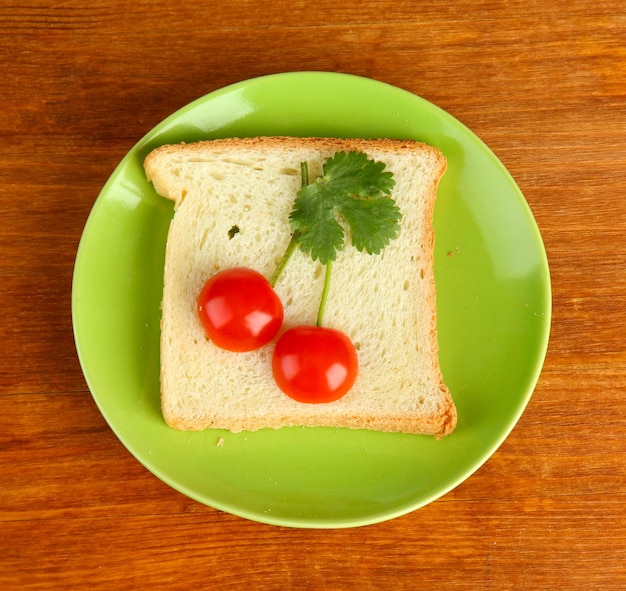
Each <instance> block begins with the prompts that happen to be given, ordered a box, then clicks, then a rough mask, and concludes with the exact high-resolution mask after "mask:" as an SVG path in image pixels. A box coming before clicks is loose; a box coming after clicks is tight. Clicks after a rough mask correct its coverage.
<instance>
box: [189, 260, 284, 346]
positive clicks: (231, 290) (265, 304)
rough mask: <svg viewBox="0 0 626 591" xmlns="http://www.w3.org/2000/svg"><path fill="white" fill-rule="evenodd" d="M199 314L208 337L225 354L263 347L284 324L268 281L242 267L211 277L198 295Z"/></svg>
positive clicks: (278, 303)
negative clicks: (226, 351)
mask: <svg viewBox="0 0 626 591" xmlns="http://www.w3.org/2000/svg"><path fill="white" fill-rule="evenodd" d="M198 312H199V314H200V320H201V322H202V325H203V326H204V330H205V332H206V334H207V336H208V337H209V338H210V339H211V340H212V341H213V342H214V343H215V344H216V345H217V346H218V347H221V348H222V349H227V350H228V351H238V352H243V351H253V350H254V349H258V348H260V347H262V346H263V345H266V344H267V343H269V342H270V341H271V340H272V339H273V338H274V337H275V336H276V334H277V333H278V331H279V330H280V327H281V325H282V323H283V305H282V303H281V301H280V298H279V297H278V295H277V294H276V292H275V291H274V290H273V289H272V286H271V285H270V284H269V281H268V280H267V279H265V277H263V275H261V274H260V273H258V272H257V271H254V270H253V269H247V268H245V267H234V268H232V269H225V270H224V271H220V272H219V273H216V274H215V275H213V277H211V278H210V279H209V280H208V281H207V282H206V284H205V285H204V287H203V288H202V291H201V292H200V296H199V298H198Z"/></svg>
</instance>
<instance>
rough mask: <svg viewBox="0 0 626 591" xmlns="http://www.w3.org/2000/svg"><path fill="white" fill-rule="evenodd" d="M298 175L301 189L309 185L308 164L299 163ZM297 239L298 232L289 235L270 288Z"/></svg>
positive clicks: (293, 248)
mask: <svg viewBox="0 0 626 591" xmlns="http://www.w3.org/2000/svg"><path fill="white" fill-rule="evenodd" d="M300 175H301V177H302V181H301V184H302V187H306V186H307V185H308V184H309V165H308V163H306V162H301V163H300ZM299 239H300V231H299V230H295V231H294V232H293V234H292V235H291V240H290V241H289V244H287V248H286V249H285V252H284V253H283V256H282V257H281V258H280V260H279V261H278V265H276V269H274V272H273V273H272V276H271V277H270V278H269V283H270V285H271V286H272V287H274V285H276V282H277V281H278V278H279V277H280V276H281V274H282V272H283V271H284V269H285V267H286V266H287V263H288V262H289V259H290V258H291V255H292V254H293V251H294V250H295V249H296V246H298V240H299Z"/></svg>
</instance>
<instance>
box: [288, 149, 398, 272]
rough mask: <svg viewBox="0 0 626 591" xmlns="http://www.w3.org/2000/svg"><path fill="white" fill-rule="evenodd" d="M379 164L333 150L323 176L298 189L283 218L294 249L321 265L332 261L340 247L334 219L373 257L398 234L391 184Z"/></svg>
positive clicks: (339, 232)
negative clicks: (294, 237)
mask: <svg viewBox="0 0 626 591" xmlns="http://www.w3.org/2000/svg"><path fill="white" fill-rule="evenodd" d="M384 169H385V164H384V162H376V161H374V160H370V159H369V158H368V156H367V155H366V154H364V153H362V152H338V153H337V154H335V155H334V156H332V157H331V158H329V159H328V160H326V162H325V163H324V166H323V175H322V176H321V177H319V178H317V179H315V180H314V181H313V182H312V183H309V184H308V185H305V186H304V187H302V188H301V189H300V190H299V191H298V196H297V197H296V200H295V202H294V208H293V211H292V212H291V214H290V216H289V220H290V222H291V228H292V230H293V231H294V233H298V243H299V245H300V248H301V249H302V250H303V251H304V252H306V253H310V254H311V256H312V258H313V260H316V259H319V261H320V262H321V263H322V264H326V263H327V262H328V261H332V260H335V258H336V257H337V252H338V251H340V250H341V249H342V248H343V245H344V230H343V227H342V225H341V224H340V223H339V221H338V219H337V216H340V217H341V218H343V220H345V221H346V222H347V224H348V226H349V227H350V234H351V242H352V244H353V246H354V247H355V248H357V250H359V251H361V252H363V251H365V252H368V253H369V254H379V253H380V252H381V251H382V249H383V248H384V247H385V246H387V244H389V242H390V241H391V240H393V239H394V238H396V236H397V235H398V232H399V230H400V224H399V221H400V218H401V213H400V209H399V208H398V206H397V205H396V203H395V201H394V200H393V199H392V198H391V197H389V194H390V193H391V190H392V189H393V187H394V185H395V181H394V179H393V175H392V173H391V172H389V171H387V172H385V170H384Z"/></svg>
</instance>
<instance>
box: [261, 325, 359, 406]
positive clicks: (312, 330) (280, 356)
mask: <svg viewBox="0 0 626 591" xmlns="http://www.w3.org/2000/svg"><path fill="white" fill-rule="evenodd" d="M358 365H359V362H358V358H357V354H356V349H355V348H354V345H353V344H352V341H351V340H350V339H349V338H348V337H347V336H346V335H345V334H344V333H342V332H340V331H338V330H334V329H332V328H326V327H319V326H296V327H294V328H290V329H289V330H287V331H285V332H284V333H283V334H282V335H281V337H280V338H279V339H278V341H277V343H276V348H275V349H274V356H273V358H272V371H273V373H274V379H275V380H276V384H277V385H278V387H279V388H280V389H281V390H282V391H283V392H284V393H285V394H287V395H288V396H290V397H291V398H294V399H295V400H298V401H299V402H314V403H319V402H333V401H334V400H338V399H339V398H341V397H342V396H343V395H344V394H346V392H348V390H350V388H352V386H353V384H354V381H355V380H356V376H357V372H358Z"/></svg>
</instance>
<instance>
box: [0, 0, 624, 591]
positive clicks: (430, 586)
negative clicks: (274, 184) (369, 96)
mask: <svg viewBox="0 0 626 591" xmlns="http://www.w3.org/2000/svg"><path fill="white" fill-rule="evenodd" d="M625 14H626V10H625V8H624V4H623V2H622V1H621V0H597V1H594V2H590V1H589V0H570V1H568V2H563V1H562V0H558V1H557V0H541V1H537V0H524V1H521V0H520V1H517V0H513V1H510V2H504V1H496V0H493V1H476V2H465V1H460V2H455V1H454V0H451V1H446V2H443V1H431V2H429V1H424V2H411V1H409V0H372V1H369V2H368V1H361V2H354V1H352V0H346V1H344V2H331V1H329V0H318V2H315V3H310V2H304V1H302V0H290V1H285V0H275V1H273V2H264V1H262V0H258V1H250V0H229V1H228V2H226V1H223V2H222V1H219V0H205V1H202V0H199V1H184V0H179V1H178V2H170V1H163V0H156V1H149V0H135V1H134V2H130V3H128V2H121V1H119V0H102V1H98V2H85V1H84V0H83V1H78V0H67V1H64V2H58V3H52V2H47V1H34V0H24V1H22V2H17V1H14V0H2V1H0V82H1V84H2V86H1V92H0V221H1V224H2V226H1V227H2V230H1V231H0V306H1V310H0V588H2V589H10V590H13V589H151V588H156V589H224V590H225V589H246V590H251V589H283V590H284V589H301V590H308V589H320V590H321V589H324V590H329V589H337V590H343V589H359V590H366V589H394V588H395V589H427V590H448V589H450V590H467V589H472V590H475V589H488V590H504V589H515V590H521V589H523V590H526V589H528V590H538V589H581V590H582V589H585V590H587V589H598V590H617V589H624V588H626V496H625V487H626V461H625V459H624V458H625V452H626V420H625V416H624V415H625V411H626V345H625V343H624V341H625V338H624V337H625V333H626V328H625V327H626V279H625V273H626V237H625V234H626V16H625ZM297 70H331V71H338V72H347V73H352V74H359V75H363V76H368V77H371V78H375V79H378V80H382V81H385V82H388V83H391V84H394V85H397V86H400V87H402V88H405V89H407V90H410V91H412V92H414V93H416V94H419V95H421V96H423V97H425V98H426V99H428V100H431V101H433V102H434V103H436V104H437V105H439V106H440V107H442V108H444V109H446V110H447V111H449V112H450V113H451V114H453V115H454V116H456V117H457V118H458V119H460V120H461V121H462V122H463V123H465V124H466V125H467V126H469V127H470V128H471V129H473V130H474V131H475V132H476V133H477V134H478V135H479V136H480V137H481V138H482V139H483V140H484V141H485V142H486V143H487V144H488V145H489V146H490V147H491V148H492V149H493V150H494V151H495V153H496V154H497V155H498V156H499V157H500V158H501V160H502V161H503V162H504V164H505V165H506V166H507V167H508V169H509V170H510V171H511V173H512V174H513V176H514V177H515V178H516V180H517V181H518V183H519V185H520V187H521V188H522V190H523V192H524V193H525V195H526V197H527V199H528V202H529V204H530V206H531V208H532V209H533V212H534V214H535V216H536V219H537V222H538V224H539V227H540V229H541V231H542V234H543V237H544V240H545V244H546V248H547V251H548V256H549V259H550V263H551V272H552V281H553V292H554V298H553V304H554V314H553V330H552V338H551V344H550V348H549V352H548V356H547V359H546V364H545V369H544V372H543V374H542V377H541V379H540V382H539V385H538V387H537V390H536V392H535V395H534V397H533V399H532V401H531V403H530V405H529V407H528V409H527V411H526V413H525V414H524V416H523V417H522V419H521V421H520V422H519V424H518V426H517V427H516V429H515V430H514V431H513V433H512V435H511V436H510V437H509V438H508V440H507V441H506V442H505V443H504V445H503V446H502V447H501V448H500V450H499V451H498V452H497V453H496V454H495V455H494V456H493V457H492V458H491V459H490V460H489V461H488V462H487V464H486V465H485V466H484V467H482V468H481V469H480V470H479V471H478V472H477V473H476V474H475V475H474V476H473V477H472V478H470V479H469V480H467V481H466V482H465V483H463V484H462V485H461V486H459V487H458V488H457V489H455V490H454V491H452V492H451V493H449V494H448V495H446V496H445V497H443V498H442V499H440V500H439V501H437V502H435V503H433V504H431V505H429V506H427V507H425V508H423V509H421V510H419V511H416V512H414V513H412V514H410V515H407V516H405V517H401V518H399V519H396V520H394V521H390V522H387V523H382V524H378V525H373V526H369V527H365V528H359V529H349V530H338V531H310V530H297V529H284V528H278V527H272V526H267V525H262V524H257V523H253V522H249V521H245V520H243V519H240V518H237V517H233V516H230V515H227V514H223V513H220V512H218V511H216V510H213V509H211V508H208V507H205V506H202V505H199V504H197V503H195V502H193V501H191V500H189V499H187V498H186V497H184V496H182V495H181V494H179V493H177V492H175V491H174V490H172V489H170V488H169V487H167V486H166V485H165V484H163V483H161V482H160V481H159V480H157V479H156V478H155V477H154V476H152V475H151V474H150V473H148V472H147V471H146V470H145V469H143V468H142V467H141V466H140V465H139V464H138V463H137V462H136V461H135V460H134V459H133V458H132V457H131V456H130V454H129V453H128V452H127V451H126V449H125V448H124V447H123V446H122V445H121V444H120V443H119V442H118V440H117V439H116V437H115V436H114V435H113V433H112V432H111V431H110V429H109V428H108V427H107V425H106V424H105V422H104V420H103V419H102V417H101V415H100V414H99V412H98V410H97V408H96V406H95V404H94V402H93V400H92V398H91V396H90V394H89V392H88V389H87V387H86V384H85V381H84V379H83V377H82V374H81V371H80V367H79V365H78V361H77V358H76V353H75V349H74V344H73V336H72V327H71V317H70V312H71V309H70V289H71V277H72V269H73V263H74V257H75V253H76V248H77V245H78V241H79V239H80V236H81V232H82V228H83V225H84V223H85V220H86V218H87V215H88V213H89V211H90V208H91V207H92V205H93V203H94V201H95V199H96V197H97V195H98V193H99V191H100V188H101V187H102V185H103V184H104V182H105V181H106V179H107V178H108V176H109V175H110V174H111V172H112V171H113V169H114V168H115V166H116V164H117V163H118V162H119V160H120V159H121V158H122V157H123V156H124V154H125V153H126V151H127V150H129V149H130V148H131V147H132V145H133V144H134V143H135V142H136V141H137V140H138V139H139V138H140V137H141V136H143V135H144V134H145V133H146V132H147V131H148V130H150V129H151V128H152V127H153V126H154V125H155V124H156V123H158V122H159V121H161V120H162V119H163V118H164V117H165V116H167V115H169V114H170V113H171V112H173V111H174V110H176V109H178V108H179V107H181V106H183V105H184V104H186V103H187V102H189V101H191V100H193V99H195V98H197V97H199V96H201V95H203V94H205V93H207V92H210V91H212V90H215V89H217V88H220V87H222V86H224V85H227V84H229V83H232V82H236V81H239V80H243V79H247V78H250V77H254V76H258V75H263V74H269V73H275V72H284V71H297Z"/></svg>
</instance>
